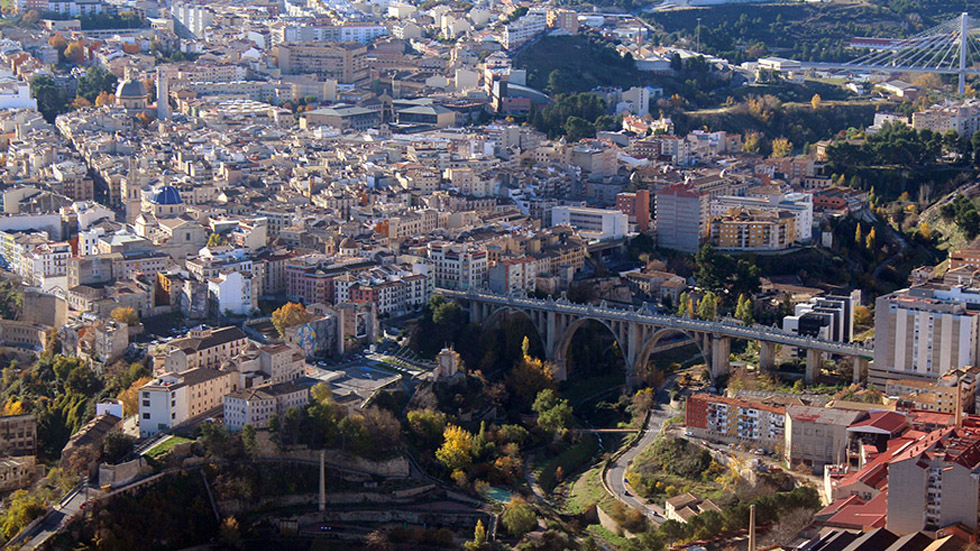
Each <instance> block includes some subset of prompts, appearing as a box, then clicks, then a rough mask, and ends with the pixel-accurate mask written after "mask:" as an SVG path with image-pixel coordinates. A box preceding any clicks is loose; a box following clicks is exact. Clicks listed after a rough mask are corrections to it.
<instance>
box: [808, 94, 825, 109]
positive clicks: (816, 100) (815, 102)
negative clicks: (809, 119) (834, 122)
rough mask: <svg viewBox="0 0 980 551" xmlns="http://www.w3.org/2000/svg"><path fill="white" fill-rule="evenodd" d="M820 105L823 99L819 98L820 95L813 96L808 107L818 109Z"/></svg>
mask: <svg viewBox="0 0 980 551" xmlns="http://www.w3.org/2000/svg"><path fill="white" fill-rule="evenodd" d="M821 103H823V98H821V97H820V94H813V97H812V98H810V107H812V108H814V109H819V108H820V104H821Z"/></svg>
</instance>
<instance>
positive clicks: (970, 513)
mask: <svg viewBox="0 0 980 551" xmlns="http://www.w3.org/2000/svg"><path fill="white" fill-rule="evenodd" d="M978 477H980V431H978V430H977V429H973V428H953V427H948V428H943V429H939V430H937V431H935V432H932V433H930V434H928V435H926V436H923V437H922V438H920V439H919V440H917V441H916V442H914V443H913V444H912V445H911V446H909V447H908V448H906V450H905V451H904V452H902V453H900V454H898V455H897V456H895V457H894V458H893V459H892V460H891V462H890V463H889V465H888V516H887V527H888V529H889V530H891V531H893V532H895V533H897V534H910V533H913V532H918V531H920V530H927V531H932V530H937V529H939V528H944V527H947V526H950V525H952V524H955V523H961V524H962V525H963V527H964V528H965V529H966V530H968V531H969V532H973V533H975V532H976V530H977V528H978V524H977V519H978V518H980V485H978V484H977V479H978Z"/></svg>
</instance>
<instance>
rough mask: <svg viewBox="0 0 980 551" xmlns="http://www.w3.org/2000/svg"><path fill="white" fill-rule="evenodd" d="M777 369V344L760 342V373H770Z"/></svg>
mask: <svg viewBox="0 0 980 551" xmlns="http://www.w3.org/2000/svg"><path fill="white" fill-rule="evenodd" d="M775 369H776V344H775V343H771V342H766V341H759V371H760V372H769V371H774V370H775Z"/></svg>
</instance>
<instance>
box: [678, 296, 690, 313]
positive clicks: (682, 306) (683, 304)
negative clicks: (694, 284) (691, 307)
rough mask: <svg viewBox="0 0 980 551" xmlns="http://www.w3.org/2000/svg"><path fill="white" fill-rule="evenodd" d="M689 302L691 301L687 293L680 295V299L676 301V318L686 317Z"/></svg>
mask: <svg viewBox="0 0 980 551" xmlns="http://www.w3.org/2000/svg"><path fill="white" fill-rule="evenodd" d="M690 300H691V298H690V297H688V296H687V291H684V292H683V293H681V296H680V298H678V299H677V312H676V313H677V316H678V317H681V318H682V317H684V316H686V315H687V303H688V302H689V301H690Z"/></svg>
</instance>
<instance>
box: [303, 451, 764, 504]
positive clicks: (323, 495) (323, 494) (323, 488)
mask: <svg viewBox="0 0 980 551" xmlns="http://www.w3.org/2000/svg"><path fill="white" fill-rule="evenodd" d="M326 462H327V452H326V450H320V503H319V505H320V511H321V512H323V511H324V510H326V508H327V481H326V478H327V477H326V473H325V471H326V467H325V466H324V465H325V463H326ZM753 507H755V505H753Z"/></svg>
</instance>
